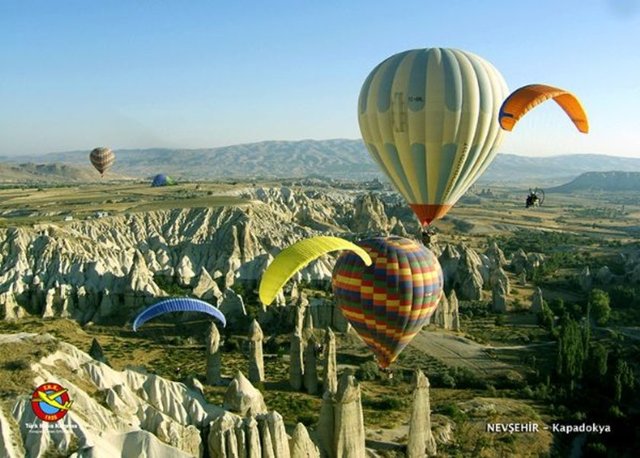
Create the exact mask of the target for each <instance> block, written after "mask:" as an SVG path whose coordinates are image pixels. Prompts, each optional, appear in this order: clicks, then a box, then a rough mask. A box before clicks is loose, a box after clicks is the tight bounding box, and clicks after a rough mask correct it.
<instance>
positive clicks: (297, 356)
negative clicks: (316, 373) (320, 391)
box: [289, 332, 304, 391]
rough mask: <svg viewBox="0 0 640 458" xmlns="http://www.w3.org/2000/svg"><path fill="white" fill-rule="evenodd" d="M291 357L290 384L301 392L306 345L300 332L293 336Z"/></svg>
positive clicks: (290, 348)
mask: <svg viewBox="0 0 640 458" xmlns="http://www.w3.org/2000/svg"><path fill="white" fill-rule="evenodd" d="M289 356H290V361H289V384H290V385H291V388H293V389H294V390H296V391H300V389H301V388H302V376H303V374H304V343H303V340H302V335H301V334H300V332H294V333H293V334H291V346H290V347H289Z"/></svg>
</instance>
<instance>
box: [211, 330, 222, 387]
mask: <svg viewBox="0 0 640 458" xmlns="http://www.w3.org/2000/svg"><path fill="white" fill-rule="evenodd" d="M221 371H222V361H221V355H220V333H219V332H218V327H217V326H216V325H215V323H211V327H210V328H209V334H208V335H207V384H209V385H219V384H220V383H222V374H221Z"/></svg>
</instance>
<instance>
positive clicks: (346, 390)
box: [334, 373, 365, 458]
mask: <svg viewBox="0 0 640 458" xmlns="http://www.w3.org/2000/svg"><path fill="white" fill-rule="evenodd" d="M334 441H335V445H334V447H335V448H334V450H335V456H336V458H364V457H365V433H364V417H363V413H362V403H361V400H360V385H359V384H358V382H357V381H356V379H355V378H354V377H353V376H351V375H348V374H346V373H345V374H344V375H343V376H342V377H341V378H340V382H339V383H338V392H337V393H336V396H335V404H334Z"/></svg>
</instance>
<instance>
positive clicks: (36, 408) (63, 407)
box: [31, 383, 73, 422]
mask: <svg viewBox="0 0 640 458" xmlns="http://www.w3.org/2000/svg"><path fill="white" fill-rule="evenodd" d="M71 404H73V401H71V400H70V399H69V393H68V390H67V389H65V388H62V386H60V385H58V384H57V383H45V384H43V385H40V386H39V387H38V388H36V389H35V391H34V392H33V394H32V395H31V408H32V409H33V413H35V414H36V417H38V418H39V419H40V420H43V421H49V422H55V421H58V420H60V419H62V418H63V417H64V416H65V415H66V414H67V412H69V408H70V407H71Z"/></svg>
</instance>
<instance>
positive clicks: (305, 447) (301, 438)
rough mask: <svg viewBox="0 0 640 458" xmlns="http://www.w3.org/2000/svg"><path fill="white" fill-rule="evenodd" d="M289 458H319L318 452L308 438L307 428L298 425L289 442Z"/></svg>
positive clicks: (300, 424)
mask: <svg viewBox="0 0 640 458" xmlns="http://www.w3.org/2000/svg"><path fill="white" fill-rule="evenodd" d="M289 450H290V452H291V458H320V451H319V450H318V447H316V445H315V444H314V443H313V441H312V440H311V438H310V437H309V432H308V431H307V428H305V427H304V425H303V424H302V423H298V424H297V425H296V427H295V428H294V430H293V433H292V434H291V440H290V441H289Z"/></svg>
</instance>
